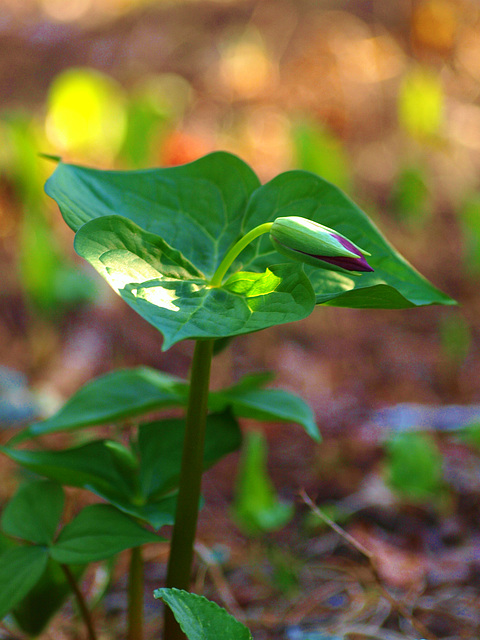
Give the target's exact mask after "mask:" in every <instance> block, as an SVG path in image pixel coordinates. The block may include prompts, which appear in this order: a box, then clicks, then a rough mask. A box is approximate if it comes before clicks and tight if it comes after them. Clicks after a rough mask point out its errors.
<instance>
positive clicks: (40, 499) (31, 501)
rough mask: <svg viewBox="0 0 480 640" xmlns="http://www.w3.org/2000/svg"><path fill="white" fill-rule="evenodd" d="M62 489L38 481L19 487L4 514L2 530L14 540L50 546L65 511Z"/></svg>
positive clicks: (54, 483) (52, 483) (47, 481)
mask: <svg viewBox="0 0 480 640" xmlns="http://www.w3.org/2000/svg"><path fill="white" fill-rule="evenodd" d="M63 504H64V494H63V490H62V487H61V486H60V485H59V484H57V483H56V482H50V481H49V480H36V481H34V482H29V483H28V484H24V485H23V486H21V487H20V489H19V490H18V491H17V493H16V494H15V495H14V496H13V498H12V499H11V500H10V502H9V503H8V504H7V506H6V507H5V509H4V510H3V513H2V528H3V531H4V532H5V533H7V534H8V535H10V536H13V537H15V538H20V539H22V540H28V542H33V543H36V544H46V545H48V544H50V543H51V542H52V540H53V537H54V535H55V531H56V530H57V527H58V523H59V521H60V517H61V515H62V511H63Z"/></svg>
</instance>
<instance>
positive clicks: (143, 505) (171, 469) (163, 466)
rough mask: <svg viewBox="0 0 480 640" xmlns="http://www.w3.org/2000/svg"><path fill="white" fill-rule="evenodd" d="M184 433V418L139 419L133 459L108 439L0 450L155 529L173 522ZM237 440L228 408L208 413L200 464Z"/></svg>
mask: <svg viewBox="0 0 480 640" xmlns="http://www.w3.org/2000/svg"><path fill="white" fill-rule="evenodd" d="M184 435H185V421H184V420H183V419H168V420H163V421H155V422H151V423H145V424H142V425H140V426H139V429H138V447H134V449H135V451H136V450H137V448H138V458H137V454H136V453H134V452H133V451H130V450H127V449H125V448H124V447H122V445H120V444H119V443H118V442H114V441H110V440H96V441H94V442H90V443H88V444H85V445H82V446H80V447H74V448H72V449H65V450H59V451H35V450H27V449H13V448H9V447H2V448H0V450H1V451H3V453H5V454H6V455H7V456H8V457H9V458H11V459H12V460H15V462H17V463H18V464H20V465H22V466H23V467H25V468H27V469H30V470H31V471H34V472H35V473H38V474H39V475H43V476H46V477H47V478H50V479H52V480H56V481H58V482H61V483H62V484H64V485H68V486H74V487H82V488H84V489H88V490H89V491H92V492H93V493H95V494H96V495H98V496H100V497H101V498H103V499H104V500H107V501H108V502H110V504H112V505H114V506H115V507H117V508H118V509H120V510H121V511H123V512H124V513H127V514H129V515H131V516H134V517H136V518H140V519H142V520H145V521H146V522H148V523H149V524H151V525H152V526H153V527H154V528H155V529H159V528H160V527H162V526H163V525H165V524H173V521H174V514H175V504H176V503H175V497H174V496H172V495H170V494H171V493H172V492H175V491H176V490H177V487H178V478H179V475H180V467H181V459H182V449H183V440H184ZM240 444H241V432H240V428H239V426H238V424H237V422H236V420H235V419H234V418H233V417H232V416H231V415H230V413H229V412H228V411H224V412H223V413H218V414H212V415H209V416H208V418H207V428H206V434H205V453H204V465H205V469H207V468H209V467H210V466H212V465H213V464H215V463H216V462H217V461H218V460H219V459H220V458H222V457H223V456H225V455H227V454H228V453H231V452H232V451H235V450H237V449H238V448H239V447H240ZM119 448H120V449H119ZM124 449H125V450H124ZM135 460H137V465H135V464H134V462H135Z"/></svg>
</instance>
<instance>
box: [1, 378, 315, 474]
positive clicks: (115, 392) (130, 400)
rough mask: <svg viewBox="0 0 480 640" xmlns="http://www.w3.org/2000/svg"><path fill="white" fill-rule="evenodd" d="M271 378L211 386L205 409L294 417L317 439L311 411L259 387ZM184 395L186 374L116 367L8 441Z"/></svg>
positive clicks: (179, 401)
mask: <svg viewBox="0 0 480 640" xmlns="http://www.w3.org/2000/svg"><path fill="white" fill-rule="evenodd" d="M271 379H272V375H271V374H270V373H266V374H265V373H264V374H257V375H254V376H246V377H244V378H243V379H242V380H241V381H240V382H238V383H237V384H235V385H234V386H232V387H229V388H226V389H222V390H220V391H213V392H211V393H210V396H209V409H210V411H213V412H216V413H218V412H221V411H223V410H224V409H226V408H227V407H231V408H232V411H233V413H234V415H236V416H238V417H242V418H253V419H256V420H281V421H286V422H296V423H298V424H300V425H302V426H303V428H304V429H305V430H306V432H307V433H308V434H309V435H310V436H311V437H312V438H314V439H315V440H318V438H319V436H318V429H317V426H316V424H315V416H314V415H313V412H312V410H311V409H310V408H309V407H308V405H307V404H306V403H305V402H304V401H303V400H302V399H301V398H299V397H298V396H296V395H294V394H293V393H289V392H287V391H281V390H279V389H263V390H262V389H260V388H259V387H261V386H263V385H264V384H265V383H267V382H268V381H270V380H271ZM187 399H188V382H187V381H186V380H181V379H180V378H176V377H174V376H170V375H168V374H166V373H163V372H161V371H156V370H155V369H150V368H148V367H138V368H136V369H120V370H118V371H113V372H111V373H108V374H106V375H104V376H101V377H99V378H96V379H95V380H91V381H90V382H88V383H87V384H86V385H85V386H83V387H82V388H81V389H79V390H78V391H77V392H76V393H75V394H73V396H71V397H70V398H69V399H68V400H67V402H66V403H65V404H64V405H63V407H61V408H60V410H59V411H57V413H55V414H54V415H53V416H51V417H50V418H47V419H46V420H43V421H42V422H37V423H36V424H33V425H32V426H30V427H28V428H27V429H25V430H24V431H22V432H21V433H20V434H18V435H17V436H16V437H14V438H12V439H11V440H10V443H9V445H13V444H18V443H20V442H23V441H24V440H26V439H27V438H30V437H35V436H39V435H44V434H46V433H56V432H59V431H71V430H75V429H80V428H83V427H88V426H90V425H100V424H105V423H114V422H117V421H119V420H123V419H125V418H132V417H134V416H138V415H142V414H144V413H146V412H148V411H158V410H159V409H162V408H165V407H168V406H175V405H176V406H186V404H187ZM82 468H83V467H82ZM114 482H115V483H116V482H117V481H116V480H115V481H114Z"/></svg>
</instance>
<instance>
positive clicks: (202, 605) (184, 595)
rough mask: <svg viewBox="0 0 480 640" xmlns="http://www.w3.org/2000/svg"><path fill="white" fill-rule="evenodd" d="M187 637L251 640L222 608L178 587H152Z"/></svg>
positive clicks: (242, 626)
mask: <svg viewBox="0 0 480 640" xmlns="http://www.w3.org/2000/svg"><path fill="white" fill-rule="evenodd" d="M154 596H155V598H161V599H162V600H163V601H164V602H165V604H166V605H167V606H168V607H170V609H171V610H172V612H173V615H174V616H175V619H176V621H177V622H178V624H179V625H180V627H181V628H182V631H183V632H184V633H185V635H186V636H187V638H188V640H218V639H219V638H222V640H252V635H251V633H250V631H249V630H248V629H247V627H245V625H243V624H242V623H241V622H238V620H235V618H234V617H233V616H231V615H230V614H229V613H227V611H225V609H222V608H221V607H219V606H218V604H216V603H215V602H210V600H207V599H206V598H204V597H203V596H198V595H196V594H194V593H188V592H187V591H181V590H180V589H156V590H155V591H154Z"/></svg>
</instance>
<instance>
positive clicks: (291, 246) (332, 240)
mask: <svg viewBox="0 0 480 640" xmlns="http://www.w3.org/2000/svg"><path fill="white" fill-rule="evenodd" d="M270 239H271V240H272V242H273V245H274V246H275V248H276V249H277V251H278V252H279V253H281V254H283V255H286V256H288V257H289V258H293V259H294V260H297V261H300V262H306V263H307V264H311V265H314V266H316V267H320V268H323V269H330V270H332V271H348V272H365V271H373V269H372V267H371V266H370V265H369V264H368V262H367V261H366V259H365V255H370V254H369V253H368V252H367V251H364V250H363V249H360V247H358V246H357V245H355V244H354V243H353V242H351V241H350V240H348V238H345V236H342V235H341V234H340V233H338V231H335V230H334V229H329V228H328V227H325V226H324V225H322V224H318V223H317V222H314V221H313V220H309V219H308V218H300V217H297V216H290V217H288V218H277V219H276V220H275V221H274V223H273V225H272V227H271V229H270Z"/></svg>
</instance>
